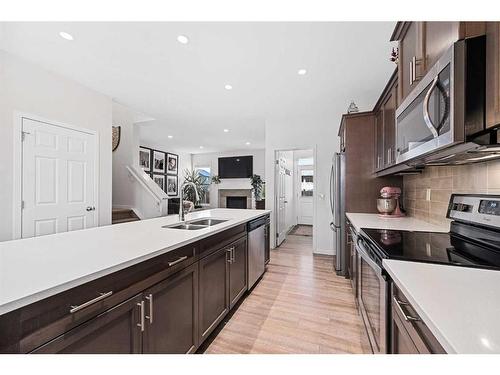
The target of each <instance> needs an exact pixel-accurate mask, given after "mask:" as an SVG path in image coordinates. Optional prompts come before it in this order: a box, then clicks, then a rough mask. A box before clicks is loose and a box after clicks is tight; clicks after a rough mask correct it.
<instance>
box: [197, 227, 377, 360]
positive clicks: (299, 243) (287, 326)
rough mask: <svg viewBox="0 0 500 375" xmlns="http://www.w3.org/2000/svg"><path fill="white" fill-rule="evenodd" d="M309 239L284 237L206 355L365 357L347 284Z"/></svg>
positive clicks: (362, 336)
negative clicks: (318, 354) (262, 272)
mask: <svg viewBox="0 0 500 375" xmlns="http://www.w3.org/2000/svg"><path fill="white" fill-rule="evenodd" d="M332 263H333V259H332V257H331V256H323V255H314V256H313V255H312V237H305V236H296V235H289V236H288V238H287V240H286V241H285V242H284V243H283V244H282V245H281V246H280V247H279V248H278V249H275V250H271V261H270V263H269V265H268V269H267V272H266V273H265V274H264V276H263V278H262V280H261V281H260V282H259V283H258V284H257V286H256V287H255V288H254V289H253V291H252V292H251V294H249V295H248V296H247V297H246V298H245V300H244V301H243V302H242V303H241V305H240V306H239V307H238V309H237V310H236V312H235V313H234V315H233V316H232V317H231V318H230V319H229V321H228V322H227V323H226V325H225V326H224V327H223V328H222V330H221V331H220V332H219V334H218V335H217V337H216V338H215V339H214V340H213V341H212V343H211V344H210V345H209V346H208V348H207V349H206V351H205V353H225V354H235V353H262V354H266V353H297V354H298V353H311V354H313V353H368V352H369V349H367V348H368V347H367V345H368V342H367V339H366V336H365V335H366V333H365V332H364V327H363V323H362V321H361V317H360V316H359V315H358V312H357V309H356V306H355V302H354V296H353V295H352V291H351V286H350V283H349V281H348V280H346V279H344V278H343V277H339V276H337V275H336V274H335V272H333V270H332Z"/></svg>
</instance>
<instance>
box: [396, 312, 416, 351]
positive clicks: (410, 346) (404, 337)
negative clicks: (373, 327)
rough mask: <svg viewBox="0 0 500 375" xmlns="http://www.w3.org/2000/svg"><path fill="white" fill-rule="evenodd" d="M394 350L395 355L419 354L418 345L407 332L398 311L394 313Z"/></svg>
mask: <svg viewBox="0 0 500 375" xmlns="http://www.w3.org/2000/svg"><path fill="white" fill-rule="evenodd" d="M391 332H392V340H391V341H392V350H391V352H392V353H393V354H419V351H418V349H417V347H416V345H415V344H414V343H413V341H412V339H411V337H410V335H409V334H408V332H406V329H405V328H404V326H403V323H402V322H401V320H400V319H399V316H398V315H397V313H396V311H395V310H393V311H392V327H391Z"/></svg>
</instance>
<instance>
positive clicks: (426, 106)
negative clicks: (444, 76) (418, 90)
mask: <svg viewBox="0 0 500 375" xmlns="http://www.w3.org/2000/svg"><path fill="white" fill-rule="evenodd" d="M438 80H439V76H436V77H435V78H434V80H433V81H432V84H431V87H429V90H428V91H427V94H425V98H424V103H423V104H424V121H425V125H427V127H428V128H429V130H430V131H431V133H432V135H433V136H434V138H437V137H438V136H439V133H438V131H437V130H436V127H435V126H434V124H433V122H432V120H431V116H430V115H429V100H430V98H431V95H432V92H433V91H434V89H435V88H436V86H437V84H438Z"/></svg>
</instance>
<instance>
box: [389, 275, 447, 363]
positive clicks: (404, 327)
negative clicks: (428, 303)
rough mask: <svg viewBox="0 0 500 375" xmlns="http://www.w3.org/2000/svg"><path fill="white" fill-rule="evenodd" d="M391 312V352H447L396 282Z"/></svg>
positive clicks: (393, 289) (393, 287) (392, 294)
mask: <svg viewBox="0 0 500 375" xmlns="http://www.w3.org/2000/svg"><path fill="white" fill-rule="evenodd" d="M391 313H392V314H391V315H392V318H391V353H393V354H444V353H446V352H445V350H444V349H443V347H442V346H441V345H440V344H439V342H438V341H437V339H436V338H435V336H434V335H433V334H432V332H431V331H430V330H429V328H428V327H427V325H426V324H425V323H424V322H423V321H422V319H421V318H420V316H419V315H418V313H417V312H416V311H415V309H414V308H413V306H412V305H411V304H410V302H408V299H407V298H406V296H405V295H404V294H403V293H402V292H401V291H400V290H399V289H398V287H397V286H396V285H394V284H392V293H391Z"/></svg>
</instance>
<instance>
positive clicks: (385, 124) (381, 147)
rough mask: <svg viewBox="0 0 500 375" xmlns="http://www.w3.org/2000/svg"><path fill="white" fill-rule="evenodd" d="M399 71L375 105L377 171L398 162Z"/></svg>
mask: <svg viewBox="0 0 500 375" xmlns="http://www.w3.org/2000/svg"><path fill="white" fill-rule="evenodd" d="M397 74H398V72H397V70H396V71H394V73H393V74H392V76H391V78H390V79H389V82H388V83H387V85H386V87H385V89H384V91H383V92H382V95H381V96H380V98H379V100H378V101H377V104H376V105H375V109H374V111H375V136H376V138H375V151H376V154H375V171H380V170H382V169H385V168H388V167H390V166H392V165H394V164H395V163H396V152H395V148H396V147H395V145H396V107H397V103H398V102H397V90H398V83H397V82H398V75H397Z"/></svg>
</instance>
